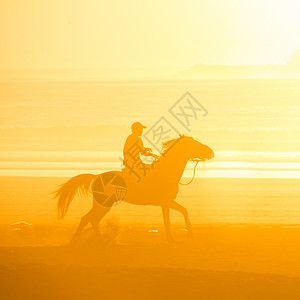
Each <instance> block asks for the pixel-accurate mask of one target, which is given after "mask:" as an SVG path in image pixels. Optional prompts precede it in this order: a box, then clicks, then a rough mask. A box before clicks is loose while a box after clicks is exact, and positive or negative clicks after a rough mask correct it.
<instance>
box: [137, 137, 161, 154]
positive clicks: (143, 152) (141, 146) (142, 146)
mask: <svg viewBox="0 0 300 300" xmlns="http://www.w3.org/2000/svg"><path fill="white" fill-rule="evenodd" d="M139 148H140V149H141V152H140V153H141V154H142V155H144V156H152V157H153V158H155V159H157V158H158V156H157V155H156V154H154V153H151V152H152V150H151V148H146V147H144V144H143V141H142V140H141V139H139Z"/></svg>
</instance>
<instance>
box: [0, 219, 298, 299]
mask: <svg viewBox="0 0 300 300" xmlns="http://www.w3.org/2000/svg"><path fill="white" fill-rule="evenodd" d="M173 227H174V228H173V230H174V235H175V238H176V239H177V240H178V241H179V242H178V244H177V245H174V246H170V245H168V244H167V243H166V240H165V236H164V232H163V228H162V227H161V226H159V227H158V232H151V231H150V230H151V228H152V226H149V227H145V226H143V225H142V224H140V226H138V224H137V225H136V226H133V227H129V226H128V225H127V226H125V225H124V226H123V225H122V226H121V227H120V228H119V232H118V234H117V238H116V240H115V241H114V242H113V243H112V244H106V243H105V239H104V238H103V240H101V239H100V240H97V241H95V240H90V239H89V238H88V236H89V234H91V232H90V231H89V230H87V231H86V232H85V233H84V236H85V238H86V240H84V239H83V241H82V243H80V244H78V245H76V246H19V247H1V248H0V265H1V267H0V274H1V275H0V276H1V288H0V290H1V295H3V297H1V298H2V299H19V298H22V299H38V298H41V297H42V298H43V299H54V298H55V299H65V298H66V297H67V298H74V299H83V298H85V297H88V298H89V299H116V298H119V297H122V298H123V299H140V298H145V299H164V298H168V297H172V298H173V299H182V298H184V297H188V298H189V299H199V298H204V299H236V300H238V299H239V300H243V299H254V298H255V299H282V300H284V299H295V300H296V299H298V298H299V294H300V258H299V250H300V242H299V239H295V237H296V236H298V235H299V233H300V229H299V228H294V227H288V226H269V227H268V226H267V227H263V226H230V225H227V226H226V225H218V226H217V225H197V226H194V233H195V236H194V240H193V241H189V240H187V239H186V236H185V234H186V232H182V231H181V230H179V229H180V228H178V226H173ZM72 229H73V228H69V229H68V230H69V231H68V232H67V233H66V232H64V233H63V234H64V236H65V237H68V236H70V234H71V231H72ZM2 230H3V229H2ZM31 230H36V231H37V232H38V231H40V234H41V232H44V234H45V235H46V236H50V237H51V233H52V238H53V233H54V232H55V230H56V231H57V230H58V228H51V229H50V228H48V229H47V228H43V229H42V228H39V229H38V228H35V229H31ZM149 231H150V232H149ZM60 234H61V233H60ZM36 236H38V234H37V233H36ZM25 240H26V238H25ZM42 240H43V239H42ZM27 242H28V236H27ZM29 242H30V239H29ZM31 242H32V241H31ZM44 242H46V238H44ZM4 295H5V296H4Z"/></svg>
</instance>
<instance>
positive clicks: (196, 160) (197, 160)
mask: <svg viewBox="0 0 300 300" xmlns="http://www.w3.org/2000/svg"><path fill="white" fill-rule="evenodd" d="M191 161H192V162H196V164H195V166H194V172H193V177H192V179H191V180H190V181H189V182H187V183H183V182H179V184H181V185H189V184H191V183H192V182H193V180H194V179H195V174H196V168H197V165H198V163H199V162H200V161H204V159H191Z"/></svg>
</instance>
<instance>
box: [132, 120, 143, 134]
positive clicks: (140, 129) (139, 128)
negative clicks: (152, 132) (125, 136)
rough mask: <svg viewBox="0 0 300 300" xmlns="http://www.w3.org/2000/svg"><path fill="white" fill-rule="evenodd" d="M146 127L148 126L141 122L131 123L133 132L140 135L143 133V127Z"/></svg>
mask: <svg viewBox="0 0 300 300" xmlns="http://www.w3.org/2000/svg"><path fill="white" fill-rule="evenodd" d="M144 128H146V126H144V125H142V124H141V123H140V122H135V123H133V124H132V125H131V131H132V133H133V134H136V135H138V136H140V135H142V134H143V129H144Z"/></svg>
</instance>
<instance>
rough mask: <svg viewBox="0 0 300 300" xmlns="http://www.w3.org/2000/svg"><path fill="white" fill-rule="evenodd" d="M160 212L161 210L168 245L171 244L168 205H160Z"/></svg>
mask: <svg viewBox="0 0 300 300" xmlns="http://www.w3.org/2000/svg"><path fill="white" fill-rule="evenodd" d="M161 210H162V214H163V218H164V224H165V229H166V234H167V239H168V242H169V243H172V242H173V237H172V234H171V229H170V207H169V206H168V205H162V206H161Z"/></svg>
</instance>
